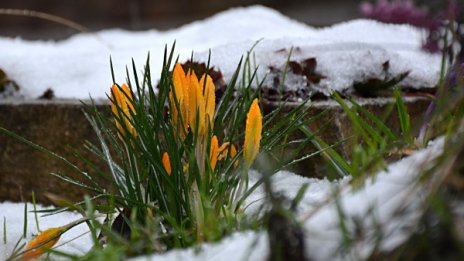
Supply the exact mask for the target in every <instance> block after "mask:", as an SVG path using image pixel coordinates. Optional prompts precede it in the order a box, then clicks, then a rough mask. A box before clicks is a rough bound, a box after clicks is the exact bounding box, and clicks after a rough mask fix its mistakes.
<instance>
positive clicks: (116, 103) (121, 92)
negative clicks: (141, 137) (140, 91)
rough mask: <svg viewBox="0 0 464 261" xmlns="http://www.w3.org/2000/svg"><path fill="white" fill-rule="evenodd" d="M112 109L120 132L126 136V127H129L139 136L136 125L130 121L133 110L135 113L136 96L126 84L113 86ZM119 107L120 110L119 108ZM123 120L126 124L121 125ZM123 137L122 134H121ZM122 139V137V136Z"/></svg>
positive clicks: (129, 129)
mask: <svg viewBox="0 0 464 261" xmlns="http://www.w3.org/2000/svg"><path fill="white" fill-rule="evenodd" d="M111 100H112V101H111V110H112V111H113V115H114V117H115V119H114V121H115V123H116V127H117V128H118V130H119V134H120V135H122V136H125V129H127V130H128V131H129V132H130V133H131V134H132V136H134V137H135V136H137V132H136V131H135V128H134V126H132V124H131V122H130V118H131V112H132V114H135V109H134V104H133V103H134V98H133V97H132V92H131V90H130V89H129V87H128V86H127V85H126V84H123V85H122V86H121V88H119V87H118V86H117V85H116V84H114V85H113V86H112V87H111ZM118 107H119V109H120V110H118ZM121 122H123V124H124V125H125V126H124V127H125V128H124V127H123V126H122V125H121ZM120 137H121V136H120ZM121 139H122V137H121Z"/></svg>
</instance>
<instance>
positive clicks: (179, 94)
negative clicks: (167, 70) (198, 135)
mask: <svg viewBox="0 0 464 261" xmlns="http://www.w3.org/2000/svg"><path fill="white" fill-rule="evenodd" d="M172 78H173V87H174V88H173V89H174V92H175V95H176V99H177V102H178V103H179V109H180V112H181V116H182V121H183V125H184V126H183V127H184V130H185V132H187V130H188V114H187V112H188V111H187V108H188V98H187V97H188V86H189V83H188V81H187V77H186V75H185V72H184V69H182V66H181V65H180V63H177V64H176V65H175V66H174V71H173V73H172ZM169 101H170V103H171V113H172V115H171V117H172V121H173V123H174V124H175V125H176V126H177V125H178V124H179V123H178V120H179V113H178V111H177V106H176V103H175V99H174V93H173V90H171V91H170V92H169Z"/></svg>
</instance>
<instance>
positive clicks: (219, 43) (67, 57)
mask: <svg viewBox="0 0 464 261" xmlns="http://www.w3.org/2000/svg"><path fill="white" fill-rule="evenodd" d="M424 37H425V32H424V31H422V30H420V29H417V28H414V27H411V26H401V25H388V24H381V23H378V22H374V21H370V20H354V21H350V22H345V23H341V24H337V25H334V26H332V27H327V28H320V29H317V28H314V27H311V26H308V25H305V24H303V23H300V22H297V21H294V20H291V19H289V18H288V17H285V16H283V15H282V14H280V13H278V12H277V11H274V10H272V9H269V8H266V7H262V6H253V7H248V8H235V9H231V10H228V11H225V12H222V13H219V14H217V15H215V16H212V17H210V18H208V19H205V20H203V21H197V22H194V23H191V24H188V25H185V26H183V27H180V28H178V29H174V30H169V31H165V32H161V31H157V30H149V31H143V32H129V31H123V30H118V29H111V30H105V31H100V32H96V33H92V34H76V35H74V36H73V37H71V38H69V39H67V40H63V41H57V42H54V41H26V40H22V39H21V38H6V37H0V49H1V50H3V51H2V52H0V68H1V69H3V70H4V71H5V72H6V73H7V75H8V76H9V77H10V78H11V79H12V80H14V81H16V82H17V83H18V84H19V85H20V86H21V87H22V90H21V94H22V95H24V96H25V97H27V98H36V97H38V96H40V95H41V94H42V93H43V92H44V91H45V90H46V89H47V88H52V89H53V90H54V92H55V95H56V96H57V97H59V98H78V99H86V98H88V97H89V95H91V96H92V97H93V98H105V97H106V96H105V92H108V89H109V86H110V85H111V83H112V80H111V75H110V66H109V57H110V56H111V57H112V60H113V63H114V69H115V73H116V78H117V81H118V82H123V81H124V80H125V79H126V75H125V68H126V65H130V63H131V58H134V60H135V63H136V64H137V66H138V68H139V70H142V68H143V64H144V63H145V60H146V56H147V54H148V52H150V54H151V68H152V73H153V78H154V80H156V79H157V76H158V73H159V72H160V69H161V66H162V57H163V51H164V46H165V45H166V44H167V45H168V46H170V45H171V44H172V43H173V42H174V41H176V53H177V54H179V56H180V61H186V60H187V59H188V58H190V57H191V55H192V52H195V53H194V57H195V59H196V60H198V61H206V60H207V57H208V50H211V51H212V65H215V66H217V67H218V68H219V69H220V70H221V71H222V72H223V74H224V76H225V79H226V81H227V80H228V79H229V78H230V76H231V75H232V73H233V72H234V70H235V69H236V66H237V63H238V61H239V59H240V57H241V56H242V55H244V54H246V52H247V51H248V50H250V49H251V48H252V46H253V45H254V44H255V43H256V41H258V40H260V42H259V44H258V45H257V46H256V48H255V49H254V52H255V58H256V63H257V64H256V65H259V71H258V74H259V77H260V79H262V78H263V77H264V76H265V75H266V74H267V73H268V72H269V67H270V66H273V67H276V68H283V66H284V64H285V62H286V60H287V57H288V51H289V50H290V48H291V47H293V48H294V51H293V55H292V58H291V59H292V60H295V61H299V60H304V59H306V58H309V57H315V58H316V59H317V62H318V66H317V68H316V72H317V73H320V74H322V75H323V76H325V77H326V78H325V79H323V80H321V82H320V83H319V84H315V85H311V86H310V87H309V89H310V90H309V92H312V91H319V92H323V93H326V94H327V93H329V92H330V91H331V90H340V91H344V90H348V91H350V88H351V86H352V85H353V82H355V81H363V80H367V79H369V78H375V77H381V76H382V75H383V72H382V64H383V63H385V62H386V61H389V63H390V73H391V74H392V75H398V74H401V73H404V72H407V71H409V72H410V74H409V76H408V77H407V78H406V79H405V80H404V81H403V82H401V84H400V85H402V86H408V87H413V88H421V87H426V88H430V87H434V86H435V85H436V83H437V82H438V77H439V73H438V72H439V70H440V58H439V56H437V55H431V54H427V53H425V52H423V51H421V49H420V46H421V44H422V41H423V40H424ZM381 78H382V77H381ZM296 87H300V88H301V87H302V86H300V84H298V86H292V85H291V84H287V86H286V88H290V89H291V88H296Z"/></svg>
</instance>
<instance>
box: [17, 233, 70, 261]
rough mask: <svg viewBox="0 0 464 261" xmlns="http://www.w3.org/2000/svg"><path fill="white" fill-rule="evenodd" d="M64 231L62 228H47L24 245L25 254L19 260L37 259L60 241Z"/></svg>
mask: <svg viewBox="0 0 464 261" xmlns="http://www.w3.org/2000/svg"><path fill="white" fill-rule="evenodd" d="M64 231H65V228H63V227H57V228H49V229H47V230H45V231H43V232H42V233H40V234H39V235H38V236H36V237H35V238H34V239H32V240H31V241H29V243H28V244H27V245H26V248H25V251H26V252H25V253H24V254H23V255H22V256H21V258H20V260H22V261H28V260H33V259H36V258H39V257H40V256H41V255H43V254H44V253H45V252H46V251H47V250H49V249H50V248H52V247H53V246H54V245H55V244H56V242H58V240H59V239H60V236H61V234H62V233H63V232H64Z"/></svg>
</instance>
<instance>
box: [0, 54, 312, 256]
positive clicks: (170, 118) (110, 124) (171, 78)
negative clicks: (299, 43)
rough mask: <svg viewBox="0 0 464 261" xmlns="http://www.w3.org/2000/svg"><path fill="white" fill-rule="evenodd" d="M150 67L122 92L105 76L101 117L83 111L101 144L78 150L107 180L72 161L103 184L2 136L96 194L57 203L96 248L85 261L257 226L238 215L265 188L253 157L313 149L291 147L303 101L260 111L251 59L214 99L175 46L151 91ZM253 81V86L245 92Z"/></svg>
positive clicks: (207, 82)
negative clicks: (98, 163) (253, 173)
mask: <svg viewBox="0 0 464 261" xmlns="http://www.w3.org/2000/svg"><path fill="white" fill-rule="evenodd" d="M149 59H150V57H149V56H148V58H147V62H146V64H145V68H144V70H143V73H142V75H141V76H140V75H139V73H138V70H137V68H136V67H135V65H134V63H133V64H132V70H131V71H132V73H129V70H127V71H128V73H127V83H125V84H121V85H119V84H117V83H116V79H115V77H114V74H112V75H113V82H114V84H113V86H112V87H111V90H110V92H109V94H108V99H109V101H110V102H111V115H110V116H109V117H108V114H107V113H106V112H101V111H98V110H97V108H96V106H95V105H94V104H93V103H92V104H84V113H85V116H86V117H87V119H88V121H89V122H90V125H91V126H92V128H93V129H94V131H95V133H96V135H97V137H98V140H99V144H98V145H95V144H91V143H88V142H86V143H85V145H86V148H87V149H88V150H90V151H91V152H92V153H93V155H95V157H96V158H97V159H99V160H102V161H104V162H106V164H107V166H108V170H109V173H106V172H105V171H103V170H100V169H98V168H96V167H95V165H93V164H92V163H91V162H92V160H88V159H84V158H80V160H82V161H83V162H84V163H86V164H88V166H89V168H91V169H92V170H93V171H94V172H95V173H96V174H98V175H100V176H102V177H103V178H104V179H105V180H107V183H106V184H100V183H98V182H96V181H95V180H94V179H93V178H92V176H90V175H89V174H87V172H86V171H84V170H81V169H79V168H78V167H77V166H76V165H74V164H73V163H71V162H70V161H69V160H67V159H64V158H62V157H60V156H59V155H56V154H54V153H53V152H50V151H48V150H47V149H46V148H43V147H41V146H39V145H37V144H34V143H32V142H30V141H28V140H26V139H24V138H22V137H19V136H18V135H16V134H14V133H11V132H9V131H7V130H5V129H2V132H4V133H6V134H8V135H10V136H12V137H14V138H17V139H19V140H21V141H23V142H25V143H27V144H29V145H31V146H33V147H35V148H37V149H39V150H41V151H44V152H46V153H48V154H49V155H51V156H52V157H55V158H58V159H60V160H62V161H63V162H65V163H66V164H68V165H69V166H71V167H72V168H73V169H74V170H75V171H77V172H78V173H79V174H81V176H82V177H83V180H84V181H78V180H74V179H71V178H69V177H67V176H66V175H62V174H53V175H55V176H56V177H58V178H60V179H62V180H64V181H66V182H70V183H72V184H74V185H76V186H79V187H81V188H83V189H86V190H88V191H89V192H91V193H94V194H96V196H94V197H93V198H89V197H86V199H85V201H83V202H81V203H76V204H71V203H69V202H65V203H64V205H63V206H65V207H66V208H68V209H73V210H78V211H79V213H81V214H82V215H83V216H84V218H85V220H86V221H85V222H86V223H87V224H88V225H89V228H90V230H91V234H92V238H93V240H94V244H95V248H94V249H95V250H93V251H91V253H89V255H88V256H89V257H90V256H99V255H106V254H108V253H109V252H107V250H103V249H104V248H102V247H101V245H102V244H105V245H106V246H108V249H116V250H117V251H118V253H119V252H120V251H122V252H124V253H125V254H126V255H128V256H132V255H138V254H144V253H150V252H153V251H156V252H163V251H166V250H169V249H172V248H179V247H188V246H192V245H196V244H199V243H201V242H205V241H216V240H219V239H221V238H223V237H224V236H225V235H228V234H230V233H231V232H233V231H237V230H244V229H253V228H257V227H260V226H261V225H262V224H263V220H262V219H260V218H259V217H245V216H244V206H243V203H244V202H245V199H246V197H248V195H250V194H251V193H252V192H253V191H254V190H255V189H256V188H257V187H258V186H259V185H260V184H262V183H263V182H264V180H265V177H261V179H260V180H259V181H258V182H257V183H256V184H253V185H252V186H250V185H249V177H248V172H249V169H250V168H252V167H253V162H254V160H255V158H256V157H257V156H258V154H260V153H265V154H266V155H268V156H269V157H270V158H271V159H272V160H274V159H278V158H279V155H281V154H282V151H284V150H285V148H286V147H287V146H288V145H289V144H292V145H295V144H297V145H299V146H301V147H304V146H305V145H306V144H307V143H309V142H310V141H311V139H304V140H297V141H294V142H289V141H290V140H289V137H290V134H291V133H293V132H295V131H300V129H301V127H302V126H305V121H306V118H305V115H306V113H305V111H304V104H305V103H303V104H302V105H301V106H298V107H296V108H294V109H293V110H291V111H290V112H286V113H284V110H283V109H282V108H283V107H282V106H283V105H284V103H281V104H280V105H279V107H278V108H277V109H275V110H273V111H271V112H268V113H267V114H263V113H262V105H261V104H260V86H261V82H258V81H257V79H256V78H255V76H256V69H254V70H252V69H251V68H252V67H251V65H250V57H249V55H248V56H247V57H246V58H245V60H243V61H240V62H239V64H238V66H237V69H236V71H235V73H234V75H233V76H232V78H231V80H230V82H229V83H228V84H227V88H226V89H225V91H224V93H223V95H222V97H221V98H220V100H216V97H215V86H214V83H213V82H212V79H211V77H210V76H209V75H208V72H209V68H210V67H209V64H208V65H207V66H206V73H204V74H201V75H199V77H198V76H197V75H196V74H195V73H194V72H193V68H188V67H187V68H185V67H184V68H183V67H182V66H180V65H179V64H178V63H176V62H175V61H174V46H173V48H172V49H171V50H170V51H168V49H167V48H166V50H165V53H164V62H163V67H162V71H161V76H160V80H159V82H158V85H156V86H155V85H153V81H152V77H151V71H150V66H149ZM192 64H193V63H192ZM240 73H241V74H242V75H241V77H242V78H241V79H239V78H240V77H239V75H240ZM255 83H258V87H257V88H252V86H253V85H255ZM277 119H278V121H277ZM294 159H295V158H294V157H290V158H287V159H284V160H282V161H281V162H279V161H276V162H277V163H276V164H272V165H273V167H272V169H269V173H275V172H276V171H278V170H280V169H282V168H283V166H290V165H292V164H293V163H294V162H295V161H294ZM269 175H270V174H269ZM60 202H61V201H60ZM62 203H63V202H62ZM97 211H98V212H100V213H102V214H104V215H106V219H105V221H104V222H103V223H101V222H99V221H98V220H97V219H95V218H94V216H95V213H96V212H97ZM48 251H51V252H53V253H59V252H56V251H54V250H52V249H49V250H48ZM108 251H109V250H108Z"/></svg>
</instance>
